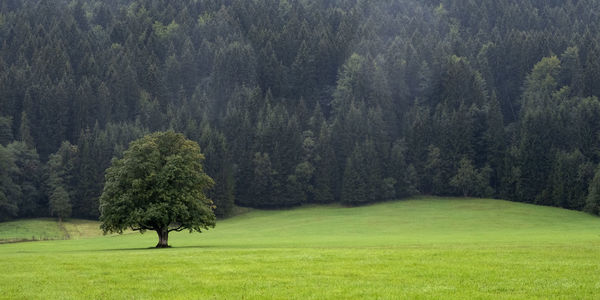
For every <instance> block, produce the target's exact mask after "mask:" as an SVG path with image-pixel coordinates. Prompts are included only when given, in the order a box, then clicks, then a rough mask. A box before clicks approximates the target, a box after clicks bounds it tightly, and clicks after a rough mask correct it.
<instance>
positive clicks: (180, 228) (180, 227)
mask: <svg viewBox="0 0 600 300" xmlns="http://www.w3.org/2000/svg"><path fill="white" fill-rule="evenodd" d="M184 229H185V228H184V227H183V225H179V227H177V228H173V229H169V231H168V232H171V231H177V232H179V231H182V230H184Z"/></svg>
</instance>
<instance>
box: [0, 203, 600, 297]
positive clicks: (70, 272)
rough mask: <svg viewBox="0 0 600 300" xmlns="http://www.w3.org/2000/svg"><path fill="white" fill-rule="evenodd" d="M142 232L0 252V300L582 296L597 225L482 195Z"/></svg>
mask: <svg viewBox="0 0 600 300" xmlns="http://www.w3.org/2000/svg"><path fill="white" fill-rule="evenodd" d="M169 240H170V244H171V245H172V246H173V248H170V249H149V248H148V247H152V246H153V245H155V244H156V241H157V237H156V234H155V233H153V232H148V233H146V234H144V235H140V234H137V233H135V234H126V235H121V236H105V237H98V238H89V239H79V240H71V241H47V242H36V243H20V244H5V245H0V265H2V266H4V269H5V271H4V272H2V273H0V290H1V291H2V293H0V298H11V299H12V298H27V299H49V298H53V299H82V298H85V299H107V298H110V299H115V298H116V299H149V298H152V299H156V298H169V299H171V298H176V299H200V298H203V299H204V298H209V299H211V298H214V299H255V298H267V299H356V298H381V299H397V298H411V299H413V298H416V299H419V298H433V299H447V298H459V299H465V298H468V299H470V298H507V299H535V298H538V299H549V298H562V299H564V298H569V299H573V298H576V299H582V298H584V299H585V298H588V299H594V298H597V295H600V284H599V282H600V219H599V218H596V217H593V216H590V215H587V214H584V213H580V212H575V211H568V210H563V209H558V208H550V207H539V206H533V205H527V204H521V203H512V202H507V201H500V200H484V199H447V198H419V199H412V200H405V201H395V202H389V203H382V204H376V205H370V206H366V207H358V208H344V207H339V206H325V207H324V206H310V207H303V208H298V209H292V210H283V211H261V210H253V211H250V212H248V213H246V214H244V215H241V216H238V217H235V218H231V219H227V220H223V221H220V222H218V223H217V227H216V228H215V229H211V230H209V231H207V232H205V233H202V234H189V233H178V234H172V235H171V236H170V238H169Z"/></svg>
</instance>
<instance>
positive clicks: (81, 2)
mask: <svg viewBox="0 0 600 300" xmlns="http://www.w3.org/2000/svg"><path fill="white" fill-rule="evenodd" d="M599 6H600V3H599V2H598V1H594V0H566V1H563V0H560V1H559V0H519V1H516V0H497V1H475V0H437V1H433V0H382V1H364V0H322V1H316V0H298V1H290V0H252V1H249V0H169V1H167V0H55V1H49V0H3V1H1V3H0V220H7V219H14V218H21V217H38V216H50V215H56V213H57V211H58V210H62V211H64V210H65V209H67V210H68V212H69V213H70V215H71V216H73V217H78V218H88V219H96V218H98V215H99V210H98V198H99V196H100V195H101V194H102V189H103V183H104V173H105V170H106V169H107V168H108V167H109V166H110V164H111V159H112V158H113V157H120V155H121V154H122V152H123V151H124V149H126V148H127V146H128V144H129V142H131V141H133V140H135V139H137V138H140V137H142V136H144V135H146V134H148V133H151V132H155V131H159V130H173V131H176V132H181V133H184V134H185V136H186V137H187V138H189V139H192V140H194V141H196V142H198V144H199V145H200V146H201V149H202V152H203V153H204V155H205V161H204V170H205V172H206V173H207V174H208V175H210V176H211V177H212V178H213V179H214V181H215V183H216V184H215V186H214V187H213V188H212V190H211V191H210V192H209V197H210V198H211V199H212V200H213V201H214V203H215V205H216V214H217V215H218V216H219V217H225V216H228V215H230V214H231V213H232V209H233V208H234V206H235V205H238V206H244V207H255V208H284V207H291V206H297V205H302V204H308V203H319V204H327V203H341V204H343V205H347V206H355V205H362V204H367V203H373V202H378V201H385V200H390V199H401V198H404V197H408V196H411V195H417V194H424V195H442V196H469V197H493V198H502V199H507V200H511V201H518V202H527V203H534V204H538V205H547V206H557V207H563V208H568V209H573V210H584V211H587V212H590V213H593V214H598V213H599V211H600V168H599V163H600V101H599V100H598V97H599V96H600V44H599V41H600V16H599V13H600V7H599Z"/></svg>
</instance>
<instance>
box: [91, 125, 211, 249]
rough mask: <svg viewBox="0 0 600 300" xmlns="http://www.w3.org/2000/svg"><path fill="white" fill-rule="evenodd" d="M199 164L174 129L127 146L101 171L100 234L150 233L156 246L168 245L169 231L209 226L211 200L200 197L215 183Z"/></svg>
mask: <svg viewBox="0 0 600 300" xmlns="http://www.w3.org/2000/svg"><path fill="white" fill-rule="evenodd" d="M203 160H204V156H203V155H202V153H200V147H199V146H198V144H197V143H195V142H192V141H190V140H187V139H185V137H184V136H183V135H182V134H177V133H175V132H173V131H167V132H156V133H153V134H150V135H147V136H145V137H143V138H141V139H138V140H136V141H134V142H132V143H131V144H130V145H129V148H128V149H127V150H126V151H125V152H124V153H123V158H121V159H115V160H113V162H112V165H111V167H109V168H108V169H107V170H106V183H105V185H104V191H103V193H102V196H101V197H100V213H101V215H100V221H101V222H102V225H101V228H102V230H104V232H118V233H122V232H123V230H124V229H127V228H129V229H131V230H139V231H141V232H144V231H145V230H154V231H156V232H157V233H158V236H159V243H158V244H157V247H167V246H168V244H167V242H168V240H167V239H168V233H169V232H170V231H181V230H183V229H188V230H189V231H190V232H192V231H198V232H201V231H202V230H204V229H208V228H209V227H214V225H215V215H214V212H213V209H214V206H213V202H212V201H211V200H210V199H209V198H208V197H207V196H206V195H205V192H206V191H207V190H208V189H209V188H210V187H211V186H212V185H213V183H214V182H213V180H212V179H211V178H210V177H208V175H206V174H205V173H204V171H203V169H202V161H203Z"/></svg>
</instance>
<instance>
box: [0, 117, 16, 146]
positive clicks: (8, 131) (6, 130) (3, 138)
mask: <svg viewBox="0 0 600 300" xmlns="http://www.w3.org/2000/svg"><path fill="white" fill-rule="evenodd" d="M12 140H13V134H12V119H11V118H8V117H2V116H0V145H2V146H6V145H8V143H10V142H11V141H12Z"/></svg>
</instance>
